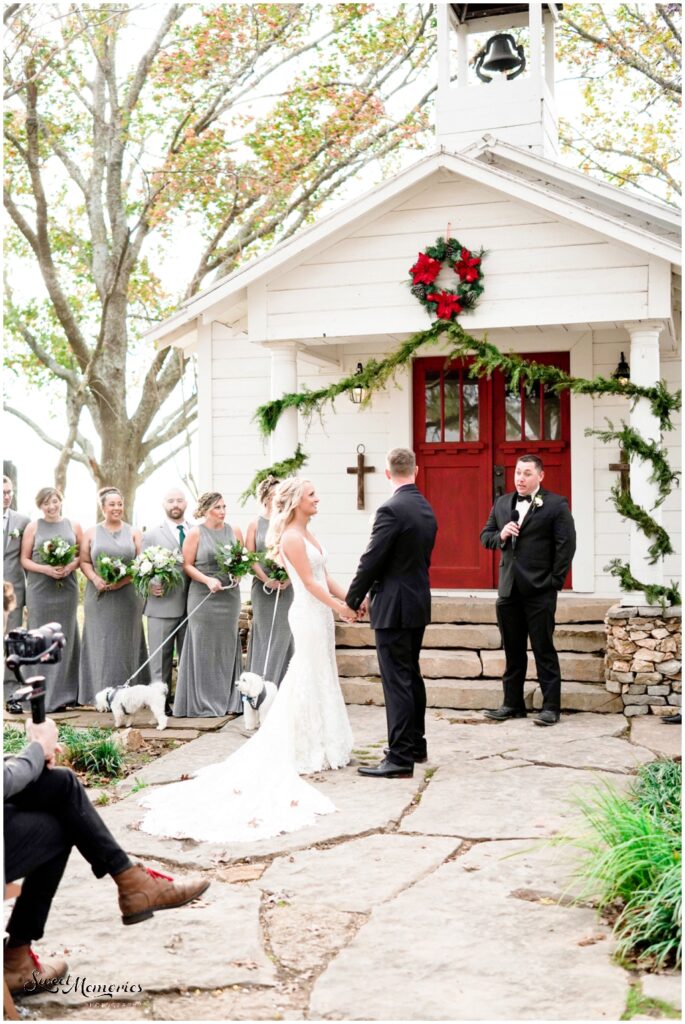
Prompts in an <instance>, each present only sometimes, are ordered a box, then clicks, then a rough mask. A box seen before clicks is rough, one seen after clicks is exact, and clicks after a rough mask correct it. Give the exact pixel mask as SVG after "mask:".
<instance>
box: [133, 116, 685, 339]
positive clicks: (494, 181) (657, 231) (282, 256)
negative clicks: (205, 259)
mask: <svg viewBox="0 0 685 1024" xmlns="http://www.w3.org/2000/svg"><path fill="white" fill-rule="evenodd" d="M443 169H444V170H447V171H448V172H452V173H454V174H458V175H459V176H460V177H463V178H466V179H469V180H471V181H475V182H478V183H480V184H483V185H486V186H489V187H491V188H493V189H494V190H496V191H501V192H505V193H506V194H507V195H509V196H514V197H515V198H517V199H519V200H521V201H522V202H526V203H529V204H531V205H533V206H537V207H539V208H541V209H545V210H548V211H550V212H552V213H555V214H557V215H558V216H560V217H563V218H565V219H567V220H570V221H572V222H574V223H576V224H579V225H582V226H585V227H588V228H590V229H591V230H593V231H594V232H596V233H597V234H599V235H600V236H602V237H604V238H607V239H610V240H613V241H617V242H620V243H622V244H624V245H629V246H631V247H633V248H635V249H637V250H638V251H641V252H645V253H647V254H649V255H651V256H654V257H658V258H660V259H664V260H667V261H668V262H670V263H671V264H672V265H673V266H674V268H680V267H681V265H682V252H681V244H680V215H679V212H678V211H676V210H674V209H672V208H671V207H669V206H667V205H666V204H664V203H659V202H657V201H654V200H647V199H642V198H641V197H637V196H634V195H632V194H629V193H627V192H625V191H624V190H622V189H619V188H616V187H614V186H612V185H608V184H604V183H603V182H599V181H596V180H594V179H592V178H590V177H588V176H587V175H585V174H583V173H581V172H579V171H574V170H573V169H570V168H567V167H565V166H563V165H561V164H558V163H556V162H554V161H551V160H547V159H545V158H544V157H540V156H537V155H534V154H531V153H528V152H525V151H523V150H521V149H518V148H517V147H514V146H510V145H507V144H505V143H502V142H499V141H498V140H496V139H494V138H493V137H492V136H487V135H486V136H484V137H483V139H482V140H481V141H480V142H479V143H477V144H474V145H473V146H470V147H469V148H468V149H466V150H464V151H462V152H460V153H453V152H448V151H446V150H445V149H444V148H442V147H441V148H440V149H438V150H436V151H434V152H432V153H430V154H428V155H427V156H425V157H423V158H422V159H421V160H419V161H417V163H415V164H413V165H412V166H411V167H409V168H406V169H405V170H403V171H401V172H400V173H399V174H397V175H395V176H394V177H392V178H390V179H389V180H388V181H386V182H384V183H383V184H382V185H381V186H380V187H377V188H374V189H372V190H370V191H368V192H366V193H364V194H363V195H361V196H360V197H358V198H357V199H355V200H354V201H352V202H351V203H349V204H347V205H346V206H345V207H343V208H341V209H339V210H336V211H335V212H333V213H331V214H328V215H327V216H325V217H322V218H321V220H320V221H318V222H317V223H316V224H315V225H313V226H312V227H309V228H306V229H304V230H302V231H300V232H298V234H296V235H295V236H293V238H291V239H288V240H287V241H285V242H282V243H281V244H279V245H276V246H275V247H274V248H273V249H271V250H270V251H269V252H267V253H265V254H263V255H261V256H258V257H256V258H255V259H253V260H251V261H250V262H248V263H246V264H245V265H244V266H242V267H240V268H238V269H237V270H235V271H234V272H233V273H232V274H230V275H229V276H227V277H225V278H222V279H221V280H219V281H216V282H215V283H214V284H212V285H210V286H209V287H208V288H205V289H204V290H203V291H201V292H199V293H198V294H197V295H195V296H193V297H192V298H191V299H188V300H187V301H186V302H184V303H183V304H182V305H181V306H180V307H179V309H178V310H177V311H176V312H175V313H174V314H172V315H171V316H170V317H168V318H167V319H166V320H163V321H162V322H161V323H160V324H158V325H157V326H156V327H154V328H152V329H151V330H149V331H147V332H146V333H145V335H144V337H146V338H147V339H149V340H150V341H152V342H153V343H155V344H156V345H158V346H160V347H161V346H166V345H169V344H176V345H178V346H179V347H186V346H188V345H190V344H192V343H193V342H194V341H195V338H196V331H197V327H198V326H199V325H200V324H207V323H211V322H212V320H214V319H218V317H216V316H215V315H214V313H215V312H218V311H219V310H221V317H220V319H221V320H222V321H223V322H224V323H226V321H227V315H226V311H227V309H231V308H232V309H233V310H234V311H235V315H234V317H233V318H229V319H232V321H233V322H235V321H238V320H240V319H241V318H242V317H243V316H244V311H245V303H246V300H247V288H248V286H250V285H253V284H255V283H256V282H258V281H260V280H261V279H263V278H266V277H267V276H268V275H270V274H272V273H273V272H274V271H275V270H277V269H279V268H281V267H282V266H283V265H284V264H286V263H289V264H291V263H292V262H293V261H299V260H302V261H304V260H305V259H306V257H307V254H308V253H309V252H310V251H311V250H314V249H315V248H317V247H319V246H321V245H324V244H325V243H326V240H327V239H328V238H329V236H332V235H334V234H335V233H337V232H340V231H341V230H342V231H344V230H345V229H349V230H353V227H354V226H355V225H356V224H357V223H358V222H359V221H361V220H363V218H365V217H367V216H373V215H376V214H377V212H378V209H379V208H380V207H382V206H384V205H386V204H388V203H391V202H393V201H394V200H398V197H399V196H401V194H402V193H403V192H404V191H405V190H406V189H408V188H411V187H414V186H415V185H417V184H419V183H420V182H421V181H422V180H423V179H425V178H428V177H429V176H430V175H432V174H434V173H436V172H437V171H440V170H443Z"/></svg>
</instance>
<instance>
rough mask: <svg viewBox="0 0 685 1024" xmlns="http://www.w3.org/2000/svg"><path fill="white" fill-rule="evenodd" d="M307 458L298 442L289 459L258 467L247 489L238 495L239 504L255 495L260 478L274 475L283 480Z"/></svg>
mask: <svg viewBox="0 0 685 1024" xmlns="http://www.w3.org/2000/svg"><path fill="white" fill-rule="evenodd" d="M308 458H309V456H308V455H307V454H306V453H305V452H304V451H303V450H302V445H301V444H298V446H297V448H296V449H295V454H294V455H291V456H290V458H289V459H283V460H282V462H275V463H274V464H273V466H267V468H266V469H260V470H259V472H258V473H257V474H256V476H255V478H254V480H253V481H252V483H251V484H250V486H249V487H248V488H247V490H246V491H243V493H242V494H241V495H240V497H239V498H238V501H239V502H240V504H241V505H244V504H245V502H246V501H247V499H248V498H254V497H256V495H257V488H258V487H259V485H260V484H261V482H262V480H266V478H267V477H268V476H275V477H276V479H277V480H283V479H285V477H287V476H294V475H295V474H296V473H297V472H298V470H300V469H302V467H303V466H304V465H305V463H306V462H307V459H308Z"/></svg>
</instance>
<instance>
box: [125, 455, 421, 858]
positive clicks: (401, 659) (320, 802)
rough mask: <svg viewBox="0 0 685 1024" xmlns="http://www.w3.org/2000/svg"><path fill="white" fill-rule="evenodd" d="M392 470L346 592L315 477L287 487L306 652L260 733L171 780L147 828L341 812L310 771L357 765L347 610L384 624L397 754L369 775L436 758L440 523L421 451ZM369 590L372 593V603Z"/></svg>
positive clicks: (237, 837)
mask: <svg viewBox="0 0 685 1024" xmlns="http://www.w3.org/2000/svg"><path fill="white" fill-rule="evenodd" d="M386 476H387V478H388V480H389V481H390V483H391V485H392V488H393V494H392V496H391V497H390V498H389V499H388V500H387V501H386V502H385V503H384V504H382V505H381V506H380V508H379V509H378V511H377V513H376V517H375V520H374V525H373V531H372V534H371V539H370V541H369V544H368V546H367V549H366V551H365V552H364V554H363V555H362V557H361V560H360V563H359V568H358V570H357V573H356V575H355V578H354V580H353V581H352V584H351V586H350V588H349V590H348V591H347V593H345V591H344V590H343V588H342V587H341V586H340V585H339V584H338V583H336V581H335V580H333V579H332V578H331V577H330V576H329V575H328V573H327V571H326V557H325V553H324V551H323V550H322V548H321V546H320V544H319V542H318V540H317V539H316V537H315V536H314V535H313V534H312V533H311V532H310V530H309V523H310V521H311V519H312V518H313V516H315V515H316V513H317V509H318V504H319V499H318V497H317V495H316V491H315V489H314V487H313V485H312V484H311V482H310V481H308V480H301V479H295V478H289V479H287V480H284V481H283V483H282V484H280V485H279V488H278V491H277V492H276V496H275V499H274V509H275V513H276V514H275V515H274V516H273V518H272V522H271V526H270V528H269V533H268V536H267V544H268V545H269V547H271V548H273V549H275V550H276V551H277V552H278V554H279V556H280V558H281V559H282V561H283V564H284V566H285V568H286V570H287V572H288V575H289V576H290V579H291V581H292V585H293V591H294V598H293V603H292V605H291V608H290V611H289V614H288V618H289V623H290V628H291V631H292V634H293V641H294V655H293V657H292V660H291V662H290V665H289V667H288V671H287V672H286V675H285V677H284V679H283V681H282V683H281V685H280V688H279V691H278V694H277V696H276V699H275V700H274V703H273V705H272V707H271V710H270V712H269V714H268V716H267V718H266V720H265V722H264V725H263V726H262V727H261V728H260V730H259V732H258V733H257V734H256V735H255V736H254V737H253V738H252V739H251V740H249V741H248V742H247V743H245V744H243V746H242V747H240V748H239V749H238V750H237V751H236V752H235V753H234V754H232V755H231V756H230V757H229V758H228V759H227V760H225V761H223V762H220V763H219V764H214V765H209V766H208V767H207V768H203V769H201V770H200V771H199V772H198V773H197V775H196V776H195V777H194V778H193V779H191V780H189V781H187V782H180V783H174V784H172V785H166V786H163V787H160V788H159V789H157V790H155V791H154V792H152V793H150V794H149V795H146V796H145V797H144V798H143V800H142V801H141V803H143V804H144V806H146V807H147V808H149V810H148V813H147V814H146V816H145V819H144V821H143V822H142V824H141V828H142V829H143V830H145V831H148V832H151V833H153V834H155V835H166V836H173V837H177V838H181V837H183V838H185V837H189V838H193V839H201V840H210V841H227V840H232V841H246V840H254V839H260V838H264V837H267V836H273V835H277V834H278V833H281V832H291V831H294V830H295V829H299V828H302V827H304V826H305V825H309V824H312V823H313V822H314V820H315V816H316V815H317V814H328V813H331V812H332V811H335V806H334V805H333V803H332V802H331V801H330V800H329V799H328V797H326V796H325V795H324V794H323V793H321V792H319V791H318V790H317V789H315V788H314V787H313V786H311V785H309V784H308V783H306V782H305V780H304V779H303V778H301V777H300V776H302V775H307V774H312V773H315V772H319V771H322V770H325V769H336V768H341V767H343V766H344V765H346V764H348V763H349V761H350V756H351V752H352V745H353V740H352V731H351V729H350V723H349V719H348V717H347V710H346V708H345V703H344V700H343V696H342V692H341V689H340V682H339V679H338V672H337V665H336V660H335V622H334V618H333V615H331V612H335V613H336V614H338V615H339V616H340V618H341V619H342V620H343V621H344V622H356V621H359V619H361V618H362V617H364V616H366V615H367V614H368V613H369V610H370V616H371V627H372V628H373V629H374V630H375V632H376V650H377V653H378V661H379V665H380V670H381V680H382V683H383V692H384V696H385V704H386V714H387V719H388V742H389V746H388V751H387V755H388V756H387V758H386V759H385V760H384V761H382V762H381V764H380V765H379V766H378V767H376V768H359V769H358V771H359V772H360V774H363V775H377V776H382V777H386V778H396V777H403V776H410V775H412V774H413V770H414V762H415V761H417V760H419V761H421V760H425V759H426V756H427V754H426V743H425V736H424V716H425V707H426V695H425V688H424V685H423V679H422V678H421V673H420V669H419V653H420V650H421V642H422V639H423V633H424V629H425V626H426V625H427V623H428V622H429V621H430V584H429V580H428V569H429V566H430V556H431V552H432V549H433V544H434V542H435V534H436V530H437V525H436V522H435V516H434V515H433V511H432V509H431V507H430V505H429V504H428V502H427V501H426V499H425V498H424V497H423V495H422V494H421V493H420V492H419V490H418V488H417V487H416V485H415V477H416V462H415V459H414V454H413V452H411V451H409V450H408V449H405V448H396V449H393V450H392V451H391V452H390V453H389V455H388V459H387V468H386ZM367 595H370V599H369V597H368V596H367Z"/></svg>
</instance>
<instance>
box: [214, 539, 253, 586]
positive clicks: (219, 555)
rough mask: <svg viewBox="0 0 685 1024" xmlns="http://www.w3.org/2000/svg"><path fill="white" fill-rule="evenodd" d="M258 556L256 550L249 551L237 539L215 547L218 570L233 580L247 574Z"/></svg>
mask: <svg viewBox="0 0 685 1024" xmlns="http://www.w3.org/2000/svg"><path fill="white" fill-rule="evenodd" d="M258 557H259V556H258V554H257V552H256V551H250V550H249V548H246V547H245V545H244V544H241V543H240V541H237V540H236V541H234V542H233V544H219V546H218V548H217V549H216V561H217V565H218V566H219V571H220V572H221V573H224V574H225V575H226V576H232V577H233V579H234V580H240V579H242V578H243V576H247V575H248V573H250V572H251V571H252V566H253V565H254V564H255V562H256V561H257V559H258Z"/></svg>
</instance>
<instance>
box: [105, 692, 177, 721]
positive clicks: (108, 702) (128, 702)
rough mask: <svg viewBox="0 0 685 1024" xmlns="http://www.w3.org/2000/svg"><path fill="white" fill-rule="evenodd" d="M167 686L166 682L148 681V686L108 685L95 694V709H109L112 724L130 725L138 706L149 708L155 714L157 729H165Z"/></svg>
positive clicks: (138, 708)
mask: <svg viewBox="0 0 685 1024" xmlns="http://www.w3.org/2000/svg"><path fill="white" fill-rule="evenodd" d="M167 691H168V687H167V685H166V683H150V684H149V685H148V686H144V685H141V686H110V687H108V689H106V690H100V692H99V693H96V694H95V709H96V711H102V712H105V711H111V712H112V714H113V715H114V724H115V726H116V727H117V729H118V728H119V726H120V725H130V724H131V719H132V717H133V715H135V713H136V711H139V710H140V708H149V709H150V711H151V712H152V714H153V715H154V716H155V721H156V722H157V728H158V729H166V724H167V717H166V715H165V713H164V707H165V703H166V695H167Z"/></svg>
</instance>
